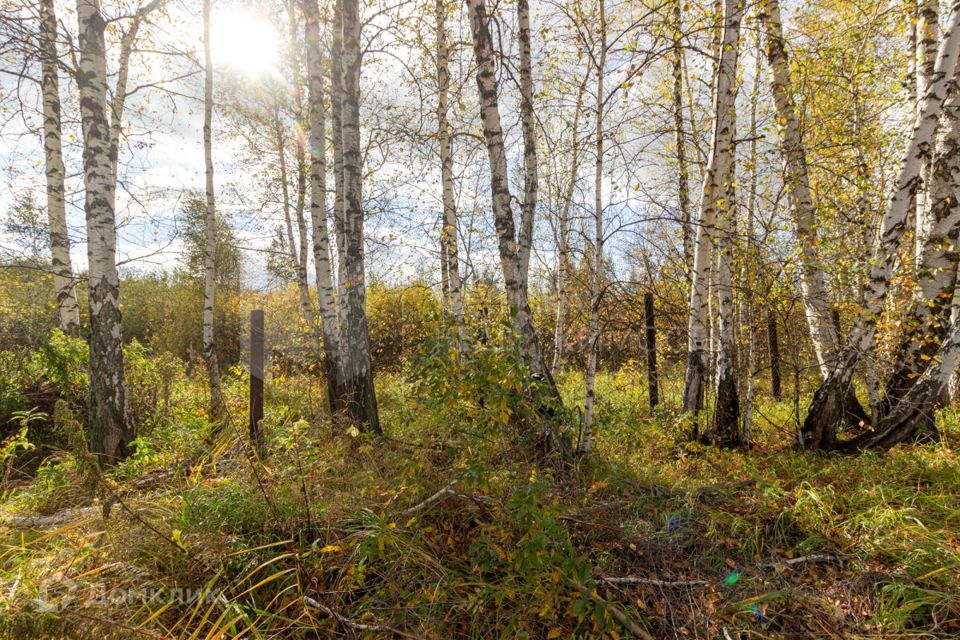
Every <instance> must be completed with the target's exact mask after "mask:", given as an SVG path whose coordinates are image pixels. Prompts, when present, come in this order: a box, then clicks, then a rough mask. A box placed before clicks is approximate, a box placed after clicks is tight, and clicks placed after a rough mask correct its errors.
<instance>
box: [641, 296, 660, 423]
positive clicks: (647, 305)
mask: <svg viewBox="0 0 960 640" xmlns="http://www.w3.org/2000/svg"><path fill="white" fill-rule="evenodd" d="M643 324H644V340H643V346H644V351H645V352H646V355H647V397H648V399H649V401H650V408H651V409H653V408H654V407H655V406H657V405H658V404H660V377H659V375H658V373H657V326H656V324H655V322H654V311H653V294H652V293H650V292H649V291H647V292H646V293H644V294H643Z"/></svg>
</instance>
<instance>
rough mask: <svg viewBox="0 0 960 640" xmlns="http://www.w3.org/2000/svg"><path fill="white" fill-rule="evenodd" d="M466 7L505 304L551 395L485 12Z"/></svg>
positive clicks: (479, 2) (470, 1)
mask: <svg viewBox="0 0 960 640" xmlns="http://www.w3.org/2000/svg"><path fill="white" fill-rule="evenodd" d="M467 8H468V11H469V14H470V16H469V17H470V30H471V33H472V35H473V50H474V55H475V57H476V62H477V72H476V77H477V90H478V92H479V95H480V120H481V123H482V126H483V135H484V141H485V142H486V146H487V155H488V158H489V162H490V193H491V199H492V202H493V215H494V226H495V228H496V232H497V245H498V249H499V254H500V265H501V268H502V269H503V278H504V286H505V288H506V294H507V304H508V305H509V306H510V315H511V321H512V325H513V329H514V332H515V333H516V334H517V338H518V339H519V341H520V356H521V358H522V360H523V362H524V364H525V365H526V366H527V367H528V368H529V369H530V371H531V372H532V373H533V374H534V375H537V376H541V377H543V378H546V379H547V380H548V381H549V382H550V386H551V387H553V391H554V392H555V387H554V385H553V384H552V381H553V378H552V376H551V375H550V371H549V370H548V369H547V367H546V365H545V363H544V359H543V351H542V349H541V346H540V341H539V339H538V337H537V331H536V329H535V327H534V324H533V316H532V314H531V312H530V302H529V299H528V294H527V282H526V278H525V277H524V275H523V273H522V271H521V266H520V252H519V250H518V242H517V233H516V227H515V225H514V219H513V208H512V204H511V196H510V185H509V181H508V175H507V156H506V151H505V148H504V143H503V129H502V126H501V121H500V106H499V104H498V97H497V81H496V76H495V74H494V66H493V55H494V54H493V41H492V39H491V37H490V27H489V24H488V22H489V18H488V15H487V8H486V5H485V3H484V0H467Z"/></svg>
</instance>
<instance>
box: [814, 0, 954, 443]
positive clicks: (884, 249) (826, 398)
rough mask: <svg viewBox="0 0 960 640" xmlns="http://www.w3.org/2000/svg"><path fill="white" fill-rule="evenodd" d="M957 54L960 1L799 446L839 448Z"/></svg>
mask: <svg viewBox="0 0 960 640" xmlns="http://www.w3.org/2000/svg"><path fill="white" fill-rule="evenodd" d="M958 52H960V2H954V3H953V5H952V8H951V13H950V18H949V20H948V22H947V26H946V30H945V31H944V34H943V38H942V42H941V45H940V49H939V52H938V54H937V60H936V64H935V66H934V72H933V77H932V80H931V83H930V86H929V88H928V89H927V93H926V95H925V96H924V99H923V102H922V104H921V106H920V109H919V110H918V113H917V118H916V121H915V123H914V126H913V130H912V132H911V135H910V138H909V140H908V143H907V147H906V151H905V153H904V157H903V160H902V162H901V165H900V170H899V172H898V175H897V178H896V181H895V183H894V188H893V192H892V194H891V196H890V200H889V203H888V205H887V208H886V211H885V212H884V215H883V216H882V217H881V219H880V223H879V231H878V235H877V242H876V245H875V247H874V251H873V258H872V260H871V263H870V275H869V279H868V280H867V282H866V284H865V291H864V295H863V299H864V304H863V309H862V310H861V312H860V314H859V315H858V317H857V320H856V322H855V324H854V326H853V329H852V330H851V332H850V336H849V338H848V340H847V343H846V345H845V347H844V349H843V352H842V353H841V354H840V356H839V358H838V362H837V364H836V366H835V367H834V368H833V369H832V370H831V372H830V375H829V376H828V377H827V379H826V380H825V381H824V383H823V384H822V385H821V386H820V388H819V389H818V390H817V391H816V393H815V394H814V397H813V400H812V401H811V404H810V410H809V412H808V413H807V417H806V419H805V420H804V424H803V428H802V429H801V432H800V437H801V438H802V442H801V443H800V444H801V445H802V446H806V447H813V448H824V449H835V448H838V447H839V446H840V442H839V441H838V439H837V433H836V431H837V427H838V425H839V424H840V423H841V422H842V418H843V407H842V398H843V395H844V394H845V393H846V391H847V390H848V389H849V387H850V384H851V382H852V379H853V375H854V372H855V370H856V368H857V364H858V363H859V361H860V358H861V355H862V354H864V353H869V351H870V349H872V347H873V345H874V340H875V337H876V326H877V322H878V320H879V318H880V315H881V313H882V311H883V305H884V302H885V301H886V297H887V292H888V290H889V285H890V280H891V277H892V274H893V267H894V263H895V261H896V259H897V255H898V250H899V246H900V240H901V238H902V236H903V230H904V226H905V221H906V218H907V214H908V213H909V212H910V209H911V208H912V207H913V206H915V204H914V203H915V198H916V193H917V190H918V188H919V187H920V184H921V171H922V168H923V164H924V161H925V159H927V158H929V157H930V156H931V154H932V152H933V146H934V142H935V134H936V131H937V127H938V124H939V120H940V113H941V111H942V107H943V104H944V101H945V100H946V99H947V97H948V94H949V90H950V88H951V87H952V81H953V76H954V72H955V68H956V63H957V55H958Z"/></svg>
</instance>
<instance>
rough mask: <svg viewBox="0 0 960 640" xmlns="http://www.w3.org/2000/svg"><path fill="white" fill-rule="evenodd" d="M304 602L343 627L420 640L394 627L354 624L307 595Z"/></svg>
mask: <svg viewBox="0 0 960 640" xmlns="http://www.w3.org/2000/svg"><path fill="white" fill-rule="evenodd" d="M303 601H304V602H305V603H306V604H307V605H308V606H310V607H311V608H312V609H316V610H317V611H320V612H321V613H323V614H324V615H325V616H327V617H328V618H333V619H334V620H336V621H337V622H339V623H340V624H342V625H343V626H345V627H348V628H350V629H353V630H354V631H369V632H373V633H392V634H394V635H397V636H400V637H401V638H413V640H418V638H417V636H415V635H413V634H410V633H406V632H405V631H400V629H396V628H394V627H390V626H387V625H378V624H364V623H362V622H354V621H353V620H351V619H350V618H348V617H346V616H344V615H342V614H340V613H337V612H336V611H334V610H333V609H331V608H330V607H328V606H326V605H325V604H322V603H320V602H318V601H317V600H314V599H313V598H311V597H310V596H306V595H305V596H303Z"/></svg>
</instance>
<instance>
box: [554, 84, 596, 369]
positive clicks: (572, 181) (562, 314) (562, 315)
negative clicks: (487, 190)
mask: <svg viewBox="0 0 960 640" xmlns="http://www.w3.org/2000/svg"><path fill="white" fill-rule="evenodd" d="M589 78H590V70H589V67H588V69H587V71H586V73H584V75H583V81H582V82H581V83H580V86H579V88H578V89H577V101H576V104H575V105H574V110H573V125H572V127H571V129H570V149H571V158H570V173H569V175H568V176H567V184H566V185H565V187H564V194H563V202H562V203H561V205H560V216H559V220H558V226H559V227H560V233H559V236H560V237H559V242H558V245H559V246H558V247H557V254H558V255H557V316H556V320H555V325H554V332H553V364H552V365H551V369H552V370H553V371H556V370H557V369H558V368H559V367H560V365H561V363H562V362H563V354H564V349H565V347H566V345H565V342H566V335H565V333H564V329H565V326H566V321H567V287H568V280H569V278H570V210H571V208H572V207H573V195H574V191H575V189H576V186H577V174H578V173H579V171H580V112H581V111H582V108H583V94H584V93H585V92H586V88H587V80H589Z"/></svg>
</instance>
